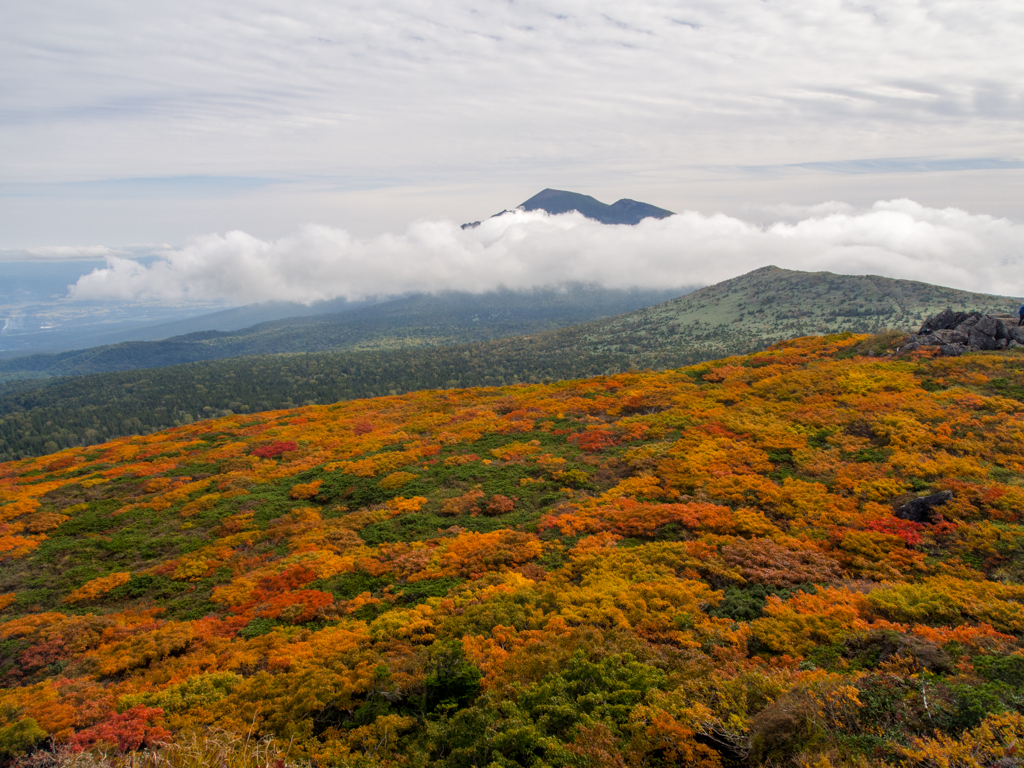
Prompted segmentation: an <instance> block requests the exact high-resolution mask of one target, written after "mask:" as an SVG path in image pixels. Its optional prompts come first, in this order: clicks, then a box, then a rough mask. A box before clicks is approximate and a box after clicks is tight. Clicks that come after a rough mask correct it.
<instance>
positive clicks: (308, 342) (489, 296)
mask: <svg viewBox="0 0 1024 768" xmlns="http://www.w3.org/2000/svg"><path fill="white" fill-rule="evenodd" d="M687 290H688V289H687V288H666V289H660V290H649V289H644V290H639V289H638V290H614V289H606V288H600V287H597V286H579V285H577V286H572V287H569V288H566V289H547V290H537V291H522V292H513V291H493V292H490V293H483V294H470V293H456V292H452V293H446V294H441V295H437V296H433V295H427V294H420V295H416V296H408V297H405V298H401V299H394V300H392V301H387V302H382V303H380V304H374V305H371V306H364V307H360V308H358V309H350V310H347V311H344V312H335V313H330V314H320V315H315V316H313V317H292V318H287V319H283V320H276V321H273V322H267V323H260V324H259V325H254V326H251V327H249V328H243V329H240V330H236V331H228V332H223V331H201V332H197V333H189V334H186V335H183V336H175V337H172V338H169V339H164V340H163V341H135V342H123V343H120V344H110V345H104V346H100V347H91V348H89V349H83V350H75V351H71V352H62V353H58V354H52V355H31V356H27V357H20V358H15V359H13V360H5V361H2V362H0V381H2V380H3V379H4V378H7V379H15V378H42V377H47V376H76V375H83V374H90V373H101V372H105V371H124V370H132V369H136V368H155V367H162V366H168V365H179V364H182V363H192V362H198V361H201V360H219V359H223V358H227V357H239V356H243V355H262V354H274V353H281V352H324V351H328V350H368V349H397V348H415V347H433V346H445V345H451V344H464V343H471V342H478V341H487V340H490V339H497V338H502V337H504V336H517V335H522V334H528V333H538V332H542V331H547V330H550V329H553V328H560V327H563V326H567V325H573V324H577V323H585V322H587V321H590V320H593V319H595V318H600V317H607V316H609V315H618V314H620V313H623V312H629V311H631V310H635V309H637V308H640V307H647V306H650V305H652V304H656V303H658V302H662V301H665V300H666V299H669V298H673V297H676V296H679V295H680V294H681V293H685V292H686V291H687Z"/></svg>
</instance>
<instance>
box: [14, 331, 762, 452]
mask: <svg viewBox="0 0 1024 768" xmlns="http://www.w3.org/2000/svg"><path fill="white" fill-rule="evenodd" d="M582 333H583V332H582V331H580V330H574V331H571V332H555V333H549V334H538V335H536V336H531V337H517V338H514V339H504V340H500V341H495V342H489V343H483V344H473V345H459V346H455V347H440V348H429V349H402V350H393V351H367V352H322V353H310V354H282V355H259V356H254V357H240V358H232V359H229V360H215V361H210V362H205V363H192V364H188V365H180V366H171V367H167V368H150V369H145V370H138V371H118V372H114V373H100V374H94V375H91V376H78V377H66V378H58V379H53V380H50V381H48V382H47V383H46V385H45V386H43V387H38V386H32V385H31V384H28V383H26V382H13V383H11V384H9V385H8V386H7V391H6V392H4V393H3V394H0V413H2V414H4V415H3V416H2V417H0V459H5V460H9V459H15V458H21V457H22V456H38V455H42V454H44V453H52V452H54V451H57V450H60V449H62V448H67V447H71V446H75V445H93V444H96V443H101V442H103V441H105V440H109V439H111V438H114V437H119V436H123V435H130V434H146V433H149V432H153V431H156V430H160V429H166V428H168V427H172V426H176V425H181V424H185V423H190V422H192V421H194V420H197V419H204V418H210V417H213V416H219V415H226V413H227V412H233V413H253V412H257V411H266V410H272V409H276V408H289V407H294V406H296V405H311V404H328V403H334V402H337V401H340V400H351V399H356V398H362V397H374V396H379V395H388V394H401V393H405V392H412V391H416V390H420V389H443V388H453V387H469V386H500V385H503V384H511V383H517V382H541V381H545V380H547V381H552V380H558V379H572V378H582V377H585V376H593V375H595V374H601V373H610V372H617V371H621V370H629V369H630V368H636V367H638V365H643V366H644V367H652V368H667V367H678V366H680V365H685V364H687V363H691V362H699V361H701V360H705V359H707V357H708V355H707V354H701V353H697V352H691V351H688V350H686V349H685V348H682V349H679V348H677V347H671V346H662V345H661V344H650V343H649V340H648V339H644V338H643V337H640V336H637V337H636V339H635V341H636V343H637V345H638V346H639V347H641V349H642V351H638V350H637V349H636V348H634V347H632V346H631V347H628V348H627V347H626V346H625V345H626V344H628V343H629V342H630V339H629V338H628V337H623V338H622V339H621V340H620V341H621V343H620V345H619V347H618V348H617V349H614V350H611V349H606V350H594V349H592V348H590V347H589V346H588V345H587V344H586V339H585V338H583V336H582ZM756 346H757V345H753V347H754V348H756ZM744 351H745V350H744Z"/></svg>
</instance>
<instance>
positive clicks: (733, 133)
mask: <svg viewBox="0 0 1024 768" xmlns="http://www.w3.org/2000/svg"><path fill="white" fill-rule="evenodd" d="M1022 41H1024V4H1021V3H1020V2H1019V1H1018V2H1013V1H1011V0H991V1H990V2H979V1H978V0H974V1H973V2H967V1H966V0H934V1H931V2H929V1H926V0H886V2H885V3H881V2H880V3H877V4H871V3H859V2H843V1H842V0H720V1H718V2H710V1H707V0H696V1H693V2H659V1H658V0H633V1H632V2H629V3H623V2H614V3H613V2H605V1H604V0H587V1H586V2H584V1H583V0H544V1H541V0H515V1H507V0H502V1H497V0H490V1H488V0H480V1H477V2H470V1H468V0H448V1H447V2H443V3H437V2H424V1H423V0H420V1H419V2H412V1H411V0H347V1H345V2H340V3H339V2H334V3H328V2H317V1H315V0H314V1H306V2H301V1H300V2H294V1H293V2H283V0H262V1H258V2H257V1H252V0H232V2H222V1H221V0H202V2H199V1H198V0H178V2H174V3H145V2H128V1H127V0H123V1H118V2H113V1H112V0H47V2H43V3H28V2H8V3H3V4H0V148H2V149H0V249H4V253H3V254H0V258H8V259H10V258H42V257H47V258H59V257H67V256H69V255H70V256H73V255H75V254H76V253H78V252H79V249H84V250H81V253H82V255H83V256H86V255H87V256H89V257H90V258H96V256H97V255H103V254H104V253H107V251H104V250H102V249H111V250H110V252H112V253H113V252H120V253H128V251H125V250H124V249H125V248H126V247H128V246H142V247H141V249H140V248H133V249H132V250H131V251H130V252H131V253H135V252H139V251H140V250H141V251H145V250H146V246H147V245H149V244H166V245H167V246H170V247H171V248H172V250H171V251H168V253H174V254H177V256H175V259H177V261H175V260H174V259H170V260H168V261H167V268H168V269H169V270H170V272H173V273H174V274H179V275H185V277H181V279H182V280H185V281H186V282H187V281H188V280H191V279H193V277H190V276H189V275H193V273H191V272H187V271H186V272H181V264H182V263H183V259H185V258H186V256H185V255H184V254H191V256H189V257H188V258H199V257H198V256H196V254H205V255H203V256H202V258H207V259H216V258H220V257H219V256H217V255H216V254H218V253H223V252H225V251H224V248H219V249H218V248H213V249H212V250H211V246H210V243H212V242H214V240H215V239H216V238H222V239H223V240H224V242H228V241H229V240H230V237H229V233H233V232H236V233H237V234H238V235H239V236H241V234H242V233H244V236H245V237H248V238H250V239H251V240H252V242H259V243H264V245H265V246H266V247H265V248H262V250H261V248H256V252H260V253H280V252H281V249H282V248H284V246H281V245H280V243H282V242H285V241H287V242H300V243H301V242H304V241H303V238H308V237H309V234H308V233H309V232H310V231H318V232H321V233H323V232H328V231H330V232H334V233H335V234H333V235H331V237H329V238H327V239H328V240H331V241H332V242H341V241H345V242H348V240H351V242H352V243H354V244H355V245H350V246H344V247H348V248H349V250H348V251H345V253H348V254H349V255H348V256H345V257H344V258H343V259H342V261H344V259H345V258H347V259H348V261H347V262H345V264H346V265H347V267H346V268H347V269H349V270H351V269H354V267H353V266H352V264H353V262H352V261H351V258H353V257H351V252H352V249H353V248H355V249H357V250H358V249H363V251H366V252H368V253H372V252H376V251H374V250H373V249H374V248H378V249H379V247H380V246H379V244H380V242H382V240H381V238H384V240H385V241H387V239H388V238H392V239H394V240H399V241H403V242H406V243H408V242H411V241H414V240H415V236H416V235H415V233H416V232H418V231H420V230H418V229H417V227H420V228H421V229H422V228H423V227H428V228H429V226H434V228H435V229H436V228H438V227H441V228H443V227H444V226H447V225H449V224H458V223H461V222H464V221H470V220H475V219H481V218H484V217H486V216H488V215H490V214H491V213H494V212H496V211H499V210H501V209H503V208H509V207H512V206H514V205H516V204H518V203H520V202H522V201H523V200H525V199H526V198H528V197H530V196H532V195H533V194H535V193H536V192H538V191H540V190H541V189H543V188H544V187H555V188H559V189H570V190H574V191H578V192H583V193H586V194H591V195H594V196H595V197H597V198H599V199H601V200H603V201H605V202H609V203H610V202H614V201H615V200H616V199H618V198H619V197H630V198H633V199H637V200H644V201H646V202H649V203H652V204H654V205H658V206H660V207H664V208H668V209H670V210H673V211H676V212H678V213H680V214H683V213H685V212H692V214H693V215H697V216H701V217H705V218H707V220H711V219H712V218H713V217H714V215H715V214H719V213H723V214H727V215H728V216H729V217H732V218H734V219H735V220H736V221H737V223H738V225H742V226H749V227H754V228H755V229H756V228H757V227H761V229H760V230H758V231H761V232H762V233H763V232H766V231H767V229H766V228H768V227H771V226H772V225H775V226H780V225H782V224H787V223H788V224H787V225H794V226H797V227H798V228H799V224H798V222H799V221H804V220H807V221H810V222H812V223H813V222H815V221H819V220H823V218H822V217H823V216H826V215H828V216H833V220H834V214H835V212H836V211H840V212H841V213H842V215H844V216H847V217H848V218H850V219H851V220H859V219H858V218H857V217H871V216H872V215H873V214H874V213H877V209H876V203H878V202H879V201H882V202H883V206H884V205H895V203H886V202H884V201H898V200H901V199H907V200H910V201H914V203H916V204H917V205H918V208H915V209H913V210H915V211H918V213H915V214H913V215H912V216H911V218H913V217H915V216H916V217H917V218H916V219H915V221H918V220H920V219H921V217H922V216H923V217H924V219H928V217H934V215H940V213H941V212H942V211H946V210H947V209H957V212H956V216H960V217H961V218H960V219H957V220H958V221H968V220H970V221H972V222H974V224H971V225H970V227H969V229H970V228H971V227H974V226H975V224H977V222H980V221H996V222H998V221H999V220H1000V219H1002V218H1005V219H1006V220H1005V221H1004V222H1003V223H1002V224H999V225H998V227H1002V230H1000V231H1006V232H1012V233H1014V234H1013V235H1012V237H1010V239H1009V240H1008V241H1007V240H1006V238H1003V239H1001V240H1000V241H999V242H1000V243H1001V244H1002V245H1000V246H998V247H996V250H995V251H991V250H990V249H988V246H986V245H985V243H987V242H988V241H987V240H985V237H988V236H989V235H984V236H982V235H979V234H977V232H975V229H971V232H974V234H973V235H972V236H973V237H979V238H981V239H980V240H978V243H981V245H978V247H977V248H976V249H975V250H974V251H969V250H968V251H964V253H968V252H969V253H971V254H972V256H971V258H981V259H985V258H986V257H987V255H988V254H990V253H993V254H996V255H995V256H994V257H993V258H995V259H996V261H997V262H998V261H999V260H1000V259H1001V260H1003V261H1002V262H1001V263H1003V264H1004V265H1006V264H1009V265H1010V266H1014V265H1018V263H1017V262H1016V261H1014V258H1015V257H1014V256H1013V254H1012V253H1010V252H1009V251H1013V249H1014V248H1015V247H1016V246H1015V245H1014V246H1012V247H1009V246H1006V242H1012V243H1016V242H1017V241H1018V238H1019V234H1020V227H1019V226H1018V225H1019V223H1024V124H1022V123H1024V42H1022ZM828 204H831V205H832V207H829V205H828ZM844 204H845V205H846V206H847V207H843V205H844ZM822 205H824V207H822ZM813 206H818V207H817V208H815V207H813ZM836 206H838V207H836ZM906 210H910V209H906ZM906 210H904V214H905V215H909V214H906ZM823 211H825V212H830V213H827V214H826V213H822V212H823ZM921 211H932V212H933V213H920V212H921ZM950 215H952V214H950ZM963 216H967V217H968V219H964V218H963ZM970 217H974V218H970ZM979 217H980V218H979ZM869 220H872V219H870V218H869V219H864V221H869ZM692 221H696V219H692V218H691V223H692ZM417 222H418V223H417ZM833 223H834V221H833ZM674 226H675V229H673V230H672V231H681V230H680V226H681V225H679V222H676V225H674ZM742 226H741V228H742ZM808 226H809V225H808ZM965 226H966V225H965ZM979 226H980V225H979ZM311 227H312V228H311ZM998 227H997V228H998ZM317 228H319V229H317ZM556 228H557V227H556ZM562 229H563V230H565V227H562ZM683 229H686V228H685V227H683ZM806 229H807V227H806V226H805V228H804V230H802V231H805V230H806ZM855 229H856V228H855ZM861 229H864V228H863V227H862V228H861ZM868 229H870V227H869V228H868ZM691 230H692V228H691V229H687V230H686V231H687V232H689V233H690V234H688V235H686V237H684V238H683V239H682V240H680V241H679V242H678V244H677V245H678V247H679V248H683V247H684V246H685V247H686V248H687V249H690V248H692V247H693V243H694V242H695V241H694V240H693V234H692V231H691ZM990 230H991V228H989V229H986V232H989V234H991V231H994V230H991V231H990ZM531 231H532V230H531ZM736 231H739V230H736ZM858 231H860V230H858ZM958 231H959V230H958ZM339 233H340V234H339ZM389 233H391V234H389ZM665 236H666V237H667V236H668V235H665ZM1000 237H1001V236H1000ZM211 238H213V239H212V240H211ZM346 238H348V240H346ZM410 238H412V240H410ZM687 238H689V239H687ZM741 239H742V238H741ZM869 239H870V238H869ZM237 240H238V238H236V241H237ZM698 240H699V238H698ZM897 240H898V238H897V239H896V240H894V241H893V242H894V243H896V242H897ZM754 241H756V242H758V243H760V241H758V240H757V238H754ZM239 242H240V241H239ZM388 242H390V241H388ZM432 242H433V241H432ZM567 242H568V241H567ZM743 242H748V243H749V242H753V241H751V240H750V239H749V238H747V239H745V240H743ZM829 242H831V241H829ZM957 242H959V241H958V240H956V238H954V239H953V240H950V241H948V242H945V243H944V244H943V245H942V248H944V249H946V250H945V251H943V252H944V253H945V252H946V251H948V250H949V248H951V247H952V245H951V244H955V243H957ZM275 244H276V245H275ZM374 244H377V245H374ZM833 245H834V244H833ZM847 245H849V244H847ZM853 245H854V246H857V245H858V244H857V243H854V244H853ZM1004 246H1005V247H1007V248H1009V251H1008V252H1006V253H1004V252H1003V251H1001V250H1000V248H1003V247H1004ZM338 247H341V246H338ZM403 247H405V246H403ZM559 247H560V248H561V247H563V246H559ZM564 247H569V246H564ZM663 247H665V248H668V247H669V246H663ZM730 247H732V246H730ZM750 247H751V248H754V249H755V251H756V249H757V248H760V247H761V246H760V245H756V246H750ZM830 247H832V246H830ZM865 247H867V248H869V249H870V248H872V247H875V246H874V245H872V244H871V243H870V242H869V243H867V244H866V245H865ZM994 247H995V246H994ZM892 248H895V249H896V250H895V251H887V252H892V253H897V254H898V255H899V256H900V257H901V258H903V257H906V258H911V260H912V261H913V258H916V257H911V256H908V254H906V253H904V252H903V251H902V250H900V247H899V246H898V245H892ZM275 249H276V250H275ZM228 250H229V251H230V248H229V249H228ZM285 250H287V248H285ZM314 250H315V249H314ZM399 250H401V249H399ZM470 250H472V249H470ZM556 250H557V249H556ZM770 250H771V249H769V251H770ZM306 252H307V251H305V250H303V251H302V253H303V254H304V253H306ZM388 252H389V253H393V254H394V253H398V251H394V250H392V251H388ZM539 252H547V251H544V250H543V249H540V251H539ZM687 252H688V253H690V251H689V250H688V251H687ZM799 252H801V251H800V249H796V250H795V251H794V253H799ZM833 252H834V249H833ZM211 253H213V254H214V255H212V256H211V255H210V254H211ZM233 253H234V252H233ZM408 253H409V254H412V255H407V256H406V257H404V258H408V259H411V260H413V261H415V259H416V258H418V256H417V254H419V256H422V252H420V251H417V250H416V248H415V247H412V246H409V247H408ZM808 253H810V252H808ZM824 253H825V252H824V251H815V252H813V253H812V254H811V255H808V256H807V257H806V259H805V261H806V263H807V264H808V265H812V264H814V263H829V262H828V259H824V256H823V254H824ZM950 253H951V254H952V255H949V254H947V256H946V257H944V258H946V261H948V262H950V263H953V262H954V261H955V258H956V252H955V251H950ZM62 255H63V256H62ZM783 255H785V254H783ZM699 256H700V254H696V255H694V256H693V257H694V258H696V257H699ZM748 257H749V258H748ZM322 258H323V257H321V259H322ZM331 258H333V257H331ZM394 258H395V259H397V261H395V262H393V263H392V270H394V271H401V270H402V269H403V268H404V267H405V266H406V265H408V264H412V263H413V262H412V261H410V262H403V261H402V260H401V258H399V256H394ZM823 259H824V260H823ZM1007 259H1008V260H1009V262H1007V261H1006V260H1007ZM330 260H331V259H328V261H330ZM793 260H794V259H790V261H793ZM756 261H757V259H756V253H755V252H754V251H750V252H745V255H744V257H743V263H744V264H746V263H748V262H749V263H751V264H753V265H754V266H759V265H760V264H757V263H756ZM775 261H779V259H778V258H776V259H775ZM896 261H899V259H896V260H892V259H888V258H883V259H880V261H879V263H881V264H882V265H883V266H884V265H885V264H886V263H888V262H892V263H895V262H896ZM227 263H229V262H227V261H225V262H223V264H227ZM317 263H319V262H316V261H313V262H310V268H311V269H313V268H315V267H316V264H317ZM332 263H334V262H333V261H332ZM801 263H803V262H801ZM840 263H844V262H843V261H842V260H840ZM908 263H909V262H908ZM915 263H916V262H915ZM922 263H930V262H928V261H927V259H926V260H925V261H924V262H922ZM223 264H216V263H213V262H210V263H206V264H205V267H207V268H209V269H213V270H214V271H216V269H217V268H220V267H222V266H223ZM176 265H177V266H176ZM453 265H454V266H453ZM263 266H266V265H263ZM787 266H797V265H796V264H792V263H790V264H787ZM448 268H450V269H451V270H453V274H455V275H459V274H460V272H459V269H458V267H457V264H455V262H453V263H452V264H449V265H448ZM538 268H539V267H538ZM209 269H208V270H207V271H209ZM601 269H603V267H602V268H601ZM601 269H597V268H595V271H594V274H605V273H604V272H601ZM896 269H897V267H895V266H894V267H892V268H891V270H890V271H892V270H896ZM175 270H177V272H175ZM114 271H116V270H114ZM200 271H202V270H200ZM584 271H585V270H584ZM903 271H913V270H911V269H909V268H908V269H905V270H903ZM940 272H941V270H940ZM112 274H113V273H112ZM119 274H123V273H119ZM894 276H900V277H906V276H913V275H907V274H899V275H894ZM463 277H464V275H463ZM499 277H500V276H499ZM196 279H198V278H196ZM493 279H499V278H498V277H495V278H493ZM501 279H512V278H511V277H509V276H508V275H505V277H503V278H501ZM610 279H611V278H609V280H610ZM916 279H921V280H928V279H929V275H928V273H927V271H926V270H920V274H917V275H916ZM950 279H953V278H950ZM380 280H384V277H381V278H380ZM93 282H94V283H95V282H96V281H93ZM317 282H321V283H322V282H323V280H318V281H317ZM328 282H329V281H328ZM335 282H337V281H335ZM363 282H365V281H363ZM528 282H529V281H528ZM692 282H693V281H684V284H692ZM357 283H359V284H362V283H360V280H359V279H356V277H352V279H351V280H349V281H348V283H346V285H348V286H351V285H352V284H357ZM118 285H119V287H118V290H135V289H131V288H125V286H126V285H129V286H130V285H136V287H137V288H138V286H137V284H136V283H130V282H129V283H124V282H122V283H119V284H118ZM986 286H987V289H989V290H995V289H996V287H997V286H995V285H992V284H991V281H989V282H987V283H985V285H978V286H977V287H976V289H981V288H985V287H986ZM965 287H966V286H965ZM93 288H95V285H94V286H93ZM188 289H190V285H188V284H185V285H184V287H183V288H182V290H186V291H187V290H188ZM82 290H85V288H83V289H82ZM138 290H141V288H138ZM339 290H340V289H339ZM345 290H346V291H348V292H352V289H351V288H350V287H348V288H345ZM261 291H262V289H260V290H257V291H255V292H254V293H253V294H252V295H257V294H260V292H261ZM998 292H1003V291H998ZM298 293H299V294H303V292H302V291H301V290H300V291H299V292H298ZM308 294H309V290H306V294H303V295H308ZM111 295H113V294H111Z"/></svg>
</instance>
